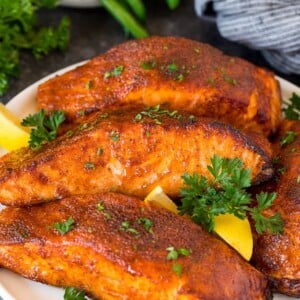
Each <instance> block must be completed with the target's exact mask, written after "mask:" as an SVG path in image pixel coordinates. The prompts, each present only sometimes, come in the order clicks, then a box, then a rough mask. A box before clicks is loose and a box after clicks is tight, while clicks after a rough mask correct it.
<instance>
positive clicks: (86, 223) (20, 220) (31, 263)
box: [0, 193, 269, 300]
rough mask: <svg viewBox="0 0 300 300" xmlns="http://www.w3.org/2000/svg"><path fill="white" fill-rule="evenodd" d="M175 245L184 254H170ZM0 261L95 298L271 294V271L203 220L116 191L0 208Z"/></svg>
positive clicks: (32, 276)
mask: <svg viewBox="0 0 300 300" xmlns="http://www.w3.org/2000/svg"><path fill="white" fill-rule="evenodd" d="M67 220H69V224H71V223H72V224H71V228H69V229H70V230H69V231H67V232H65V231H64V232H65V233H64V232H62V233H60V232H59V231H58V230H57V228H58V227H59V226H58V225H57V224H61V223H64V222H65V221H67ZM70 220H71V221H72V222H70ZM172 248H173V249H175V251H178V249H183V251H182V252H183V253H185V254H184V255H179V256H178V258H177V259H173V260H172V259H168V254H169V252H170V251H171V250H172ZM168 249H169V250H168ZM0 265H1V266H2V267H5V268H7V269H10V270H12V271H14V272H16V273H19V274H21V275H23V276H24V277H27V278H30V279H33V280H36V281H41V282H44V283H48V284H51V285H55V286H62V287H70V286H72V287H76V288H79V289H83V290H85V291H86V292H87V293H88V294H89V295H91V296H93V297H95V298H96V299H159V300H161V299H182V300H183V299H189V300H192V299H220V300H221V299H222V300H224V299H230V300H231V299H240V300H242V299H245V300H249V299H255V300H257V299H266V298H268V296H269V291H268V288H267V280H266V278H265V277H264V276H263V275H262V274H261V273H260V272H259V271H257V270H256V269H255V268H253V267H252V266H250V265H249V264H248V263H247V262H246V261H245V260H244V259H242V258H241V256H239V255H238V254H237V253H236V252H235V251H234V250H233V249H231V248H230V247H229V246H227V245H226V244H225V243H223V242H222V241H220V240H218V239H217V238H215V237H213V236H212V235H210V234H209V233H207V232H206V231H204V230H203V229H202V228H201V227H200V226H198V225H196V224H194V223H192V222H191V221H190V220H188V219H186V218H184V217H181V216H179V215H176V214H174V213H172V212H169V211H168V210H165V209H163V208H159V207H155V206H150V205H146V204H145V203H144V202H143V201H140V200H139V199H138V198H133V197H129V196H125V195H121V194H117V193H108V194H94V195H78V196H74V197H71V198H66V199H63V200H60V201H54V202H51V203H44V204H41V205H36V206H31V207H23V208H14V207H9V208H6V209H5V210H4V211H2V212H1V213H0ZM174 266H177V269H176V267H174Z"/></svg>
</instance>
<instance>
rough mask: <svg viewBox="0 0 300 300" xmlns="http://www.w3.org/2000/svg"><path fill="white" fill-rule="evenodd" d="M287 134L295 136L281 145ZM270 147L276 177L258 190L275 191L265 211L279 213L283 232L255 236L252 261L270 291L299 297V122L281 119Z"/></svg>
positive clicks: (271, 213) (268, 213)
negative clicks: (275, 168)
mask: <svg viewBox="0 0 300 300" xmlns="http://www.w3.org/2000/svg"><path fill="white" fill-rule="evenodd" d="M288 133H294V134H295V139H294V140H293V141H292V142H291V143H287V144H283V142H282V141H283V138H285V137H287V134H288ZM280 144H281V145H280ZM273 147H274V153H275V155H276V160H277V161H278V168H277V170H278V172H277V178H276V180H272V182H268V183H266V184H263V185H262V186H259V187H258V189H260V190H263V191H266V190H267V191H269V192H274V191H275V192H276V193H277V198H276V199H275V201H274V203H273V205H272V206H271V207H270V208H269V209H268V210H267V211H266V212H265V213H266V214H267V215H273V214H275V213H280V214H281V216H282V218H283V220H284V233H283V235H276V234H275V235H272V234H268V233H264V234H262V235H258V236H255V243H254V253H253V263H254V265H255V266H256V267H257V268H258V269H259V270H261V271H262V272H264V273H265V274H266V275H267V276H268V277H269V279H270V282H271V284H272V289H273V290H274V291H277V292H280V293H284V294H287V295H290V296H294V297H300V183H299V176H300V121H288V120H286V121H284V122H283V123H282V125H281V127H280V131H279V133H278V137H277V140H276V142H275V143H274V145H273ZM256 192H259V191H257V190H256Z"/></svg>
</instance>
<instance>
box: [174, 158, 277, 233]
mask: <svg viewBox="0 0 300 300" xmlns="http://www.w3.org/2000/svg"><path fill="white" fill-rule="evenodd" d="M208 170H209V171H210V173H211V174H212V176H213V180H212V181H209V180H208V179H207V178H206V177H204V176H199V175H198V174H196V173H194V174H193V175H189V174H184V175H183V176H182V178H183V181H184V187H183V188H182V189H181V197H182V201H181V206H180V207H179V210H180V214H187V215H190V216H191V218H192V220H193V221H194V222H196V223H198V224H201V225H203V226H204V227H205V228H206V229H207V230H208V231H213V229H214V225H215V223H214V217H215V216H217V215H220V214H226V213H231V214H234V215H235V216H236V217H238V218H240V219H244V218H246V217H247V212H249V213H250V215H251V216H252V218H253V219H254V221H255V222H256V229H257V231H258V232H263V231H266V230H269V231H270V232H272V233H274V232H279V233H280V232H282V225H283V223H282V221H281V218H280V216H278V215H274V216H272V217H270V218H266V217H264V216H263V215H262V210H263V209H266V208H267V207H269V206H270V205H271V204H272V202H273V201H274V198H275V196H274V194H271V195H270V196H268V194H265V195H264V196H262V195H261V196H258V198H257V201H258V207H257V208H252V207H251V206H250V203H251V201H252V199H251V196H250V194H248V193H247V191H246V188H247V187H249V186H250V170H249V169H244V168H243V163H242V161H241V160H239V159H227V158H221V157H219V156H218V155H214V156H213V157H212V158H211V165H210V166H208Z"/></svg>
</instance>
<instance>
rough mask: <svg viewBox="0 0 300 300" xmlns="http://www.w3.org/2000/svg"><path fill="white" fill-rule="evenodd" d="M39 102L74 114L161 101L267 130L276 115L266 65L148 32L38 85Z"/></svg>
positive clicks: (275, 88)
mask: <svg viewBox="0 0 300 300" xmlns="http://www.w3.org/2000/svg"><path fill="white" fill-rule="evenodd" d="M37 103H38V107H39V108H43V109H45V110H46V111H48V112H52V111H54V110H64V111H65V112H66V115H67V117H68V119H69V120H71V121H74V120H75V119H76V118H77V117H78V116H80V115H82V114H83V113H89V112H92V111H96V110H103V109H107V108H108V107H112V106H123V105H127V104H132V103H134V104H138V103H142V104H144V105H148V106H154V105H156V104H162V103H168V105H169V106H170V107H171V108H172V109H186V110H189V111H190V112H192V113H193V114H195V115H199V116H206V117H213V118H215V119H217V120H222V121H225V122H229V123H230V124H232V125H234V126H235V127H237V128H239V129H246V130H252V131H256V132H260V133H262V134H264V135H266V136H267V135H269V134H270V133H271V132H274V131H275V130H276V128H277V127H278V125H279V122H280V120H281V98H280V90H279V85H278V82H277V80H276V79H275V77H274V75H273V74H272V73H271V72H268V71H266V70H264V69H262V68H259V67H257V66H254V65H253V64H251V63H249V62H247V61H245V60H242V59H240V58H236V57H229V56H226V55H224V54H223V53H222V52H221V51H219V50H217V49H215V48H213V47H211V46H209V45H207V44H203V43H200V42H197V41H193V40H189V39H185V38H181V37H158V36H154V37H150V38H145V39H139V40H132V41H128V42H125V43H123V44H121V45H118V46H116V47H114V48H112V49H110V50H109V51H107V52H106V53H104V54H101V55H99V56H98V57H95V58H93V59H91V60H90V61H89V62H87V63H85V64H84V65H82V66H79V67H77V68H76V69H75V70H72V71H69V72H67V73H65V74H63V75H60V76H56V77H54V78H52V79H50V80H48V81H47V82H45V83H43V84H41V85H40V86H39V88H38V94H37Z"/></svg>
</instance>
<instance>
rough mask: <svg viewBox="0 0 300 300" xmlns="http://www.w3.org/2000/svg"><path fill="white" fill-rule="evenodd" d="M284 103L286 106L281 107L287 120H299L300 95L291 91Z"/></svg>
mask: <svg viewBox="0 0 300 300" xmlns="http://www.w3.org/2000/svg"><path fill="white" fill-rule="evenodd" d="M286 104H287V107H285V108H284V109H283V111H284V114H285V117H286V118H287V119H289V120H300V96H299V95H297V94H296V93H293V94H292V96H291V97H290V98H289V102H288V101H286Z"/></svg>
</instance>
